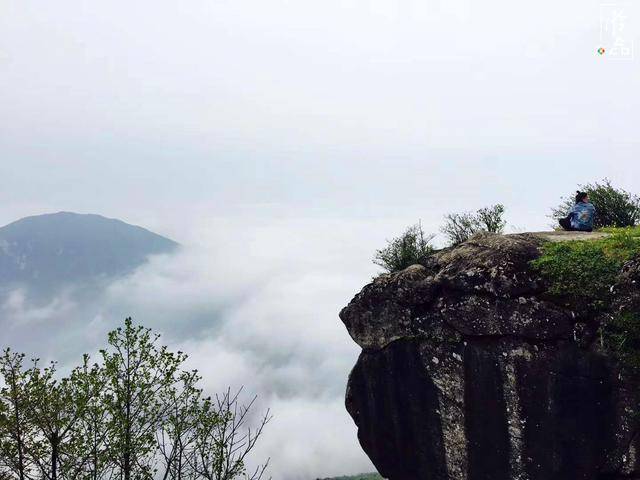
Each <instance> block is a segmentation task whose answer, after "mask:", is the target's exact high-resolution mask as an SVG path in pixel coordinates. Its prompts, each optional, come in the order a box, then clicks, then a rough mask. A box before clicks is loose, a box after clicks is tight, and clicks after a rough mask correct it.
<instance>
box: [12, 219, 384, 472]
mask: <svg viewBox="0 0 640 480" xmlns="http://www.w3.org/2000/svg"><path fill="white" fill-rule="evenodd" d="M375 231H377V229H376V228H375V225H374V222H373V221H371V222H369V221H361V222H352V221H346V220H334V219H327V218H322V219H320V218H316V219H297V218H286V219H281V220H279V219H274V218H271V219H269V220H262V221H261V220H257V221H256V220H255V219H253V220H251V221H250V222H247V221H246V220H242V221H241V220H238V219H233V220H228V219H215V220H211V221H210V222H207V223H205V224H202V225H200V226H199V227H198V228H196V229H194V231H193V235H191V236H190V239H189V240H188V241H187V242H185V243H184V244H183V246H182V247H181V248H180V249H179V251H178V252H177V253H175V254H172V255H160V256H155V257H152V258H150V259H149V262H148V263H147V264H145V265H143V266H142V267H140V268H138V269H137V270H135V271H134V272H133V273H131V274H130V275H127V276H126V277H123V278H119V279H116V280H114V281H112V282H109V283H107V284H105V285H103V286H102V287H101V288H99V289H97V290H96V291H94V292H92V293H90V294H87V291H86V289H82V286H67V287H65V288H64V289H62V290H61V291H59V292H58V293H57V294H56V295H55V296H54V297H52V298H51V299H50V300H49V301H47V302H45V303H40V304H38V305H35V304H33V303H32V302H31V301H30V300H29V298H30V297H29V295H28V291H25V290H21V289H17V290H14V291H12V292H10V293H9V294H8V295H6V296H5V297H4V299H3V301H2V304H1V305H0V314H1V315H2V323H3V329H4V332H5V333H4V334H3V343H4V344H5V345H10V346H11V347H12V348H13V349H17V350H21V351H25V352H26V353H27V355H28V356H34V357H35V356H37V357H40V358H42V359H45V360H49V359H55V360H58V361H60V363H61V366H62V368H63V369H64V368H65V366H69V365H72V364H74V363H77V362H78V361H79V359H80V356H81V354H82V353H84V352H89V353H91V352H96V351H97V349H99V348H101V347H102V346H104V345H105V339H106V333H107V332H108V331H109V330H111V329H113V328H115V327H116V326H118V325H119V324H120V323H121V322H122V320H123V319H124V318H125V317H126V316H132V317H133V318H134V320H135V321H136V322H138V323H140V324H142V325H145V326H148V327H152V328H153V329H154V330H156V331H158V332H160V333H162V335H163V337H162V341H163V342H164V343H167V344H168V345H170V346H171V347H172V348H174V349H176V350H182V351H185V352H187V353H189V355H190V357H189V360H188V367H192V368H198V369H199V370H200V372H201V373H202V375H203V377H204V378H203V383H204V387H205V389H206V390H207V392H209V393H215V392H222V391H224V390H226V389H227V388H228V387H231V388H232V389H237V388H240V387H242V386H244V398H245V400H246V401H248V400H250V399H251V397H252V396H254V395H257V396H258V402H257V404H256V412H255V413H256V414H259V413H262V412H264V411H265V410H266V409H267V408H269V409H270V410H271V412H272V414H273V420H272V422H271V423H270V424H269V425H268V428H267V429H266V430H265V433H264V437H263V439H262V441H261V442H260V443H259V445H258V447H257V450H256V451H255V455H254V456H253V460H254V461H255V462H260V461H263V460H265V459H267V458H270V459H271V463H270V465H271V467H270V471H269V473H270V474H271V475H273V477H274V478H282V479H285V480H287V479H291V480H295V479H301V480H302V479H313V478H317V477H324V476H332V475H339V474H347V473H358V472H363V471H371V470H373V467H372V465H371V463H370V462H369V460H368V459H367V458H366V456H365V455H364V454H363V453H362V450H361V448H360V447H359V445H358V442H357V438H356V430H355V426H354V425H353V422H352V420H351V419H350V417H349V416H348V414H347V413H346V411H345V408H344V392H345V386H346V382H347V377H348V374H349V371H350V369H351V368H352V366H353V364H354V363H355V361H356V359H357V356H358V354H359V347H358V346H357V345H356V344H355V343H354V342H353V341H352V340H351V339H350V337H349V335H348V333H347V331H346V329H345V328H344V326H343V325H342V323H341V322H340V320H339V318H338V312H339V311H340V309H341V308H342V307H343V306H344V305H346V303H347V302H348V301H349V300H350V298H351V297H352V296H353V295H354V294H355V293H357V291H358V290H359V289H360V288H361V287H362V286H363V285H364V284H365V283H367V282H368V281H369V280H370V279H371V277H372V276H373V275H374V274H375V273H376V272H377V271H378V269H377V267H375V266H374V265H373V264H372V263H371V256H372V253H373V250H375V248H373V246H374V245H375V246H379V244H380V242H383V241H384V240H383V238H384V237H383V236H382V233H377V234H372V232H375ZM367 238H368V239H369V240H366V241H364V244H363V239H367ZM368 242H370V243H371V245H368V244H367V243H368ZM79 292H82V293H79Z"/></svg>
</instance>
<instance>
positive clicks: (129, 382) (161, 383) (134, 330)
mask: <svg viewBox="0 0 640 480" xmlns="http://www.w3.org/2000/svg"><path fill="white" fill-rule="evenodd" d="M159 338H160V336H159V335H155V334H152V332H151V330H150V329H146V328H143V327H141V326H134V325H133V322H132V320H131V318H127V319H126V320H125V325H124V328H118V329H117V330H114V331H113V332H110V333H109V347H110V349H109V350H103V351H102V356H103V360H104V369H105V375H106V378H107V381H106V385H105V392H104V400H103V401H104V407H105V408H106V409H107V412H108V417H109V422H108V432H109V433H108V437H107V443H108V447H109V456H110V458H111V460H112V461H113V463H114V465H115V469H116V475H117V476H119V477H121V478H123V479H124V480H131V479H134V478H135V479H144V478H148V479H151V478H153V474H154V470H153V456H154V453H155V450H156V443H155V440H156V438H155V435H156V432H157V431H158V430H159V429H160V427H161V425H162V421H163V420H164V418H165V415H166V414H167V411H168V410H169V408H170V405H167V404H166V402H164V398H163V396H164V394H165V392H166V390H167V389H169V388H171V387H172V386H173V385H174V383H175V382H176V373H177V372H178V369H179V367H180V366H181V364H182V363H183V362H184V360H185V359H186V355H185V354H183V353H182V352H178V353H173V352H170V351H169V350H168V349H167V347H166V346H158V340H159Z"/></svg>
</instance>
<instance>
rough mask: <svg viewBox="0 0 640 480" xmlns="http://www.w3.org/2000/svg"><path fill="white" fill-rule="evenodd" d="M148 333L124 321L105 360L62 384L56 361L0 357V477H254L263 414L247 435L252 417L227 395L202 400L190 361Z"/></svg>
mask: <svg viewBox="0 0 640 480" xmlns="http://www.w3.org/2000/svg"><path fill="white" fill-rule="evenodd" d="M159 338H160V337H159V336H158V335H155V334H153V332H152V331H151V330H149V329H146V328H143V327H141V326H136V325H134V324H133V322H132V320H131V319H127V320H126V321H125V325H124V327H122V328H118V329H117V330H114V331H113V332H111V333H110V334H109V337H108V343H109V346H108V348H107V349H105V350H102V351H101V354H102V362H101V363H95V364H93V365H91V364H90V363H89V357H88V356H87V355H85V356H84V357H83V364H82V365H81V366H80V367H77V368H75V369H73V370H72V371H71V373H70V375H68V376H67V377H64V378H59V377H60V376H59V375H58V373H57V370H56V364H55V363H51V364H49V365H48V366H47V367H44V368H42V367H40V365H39V361H38V360H37V359H36V360H34V361H33V362H32V365H31V366H30V367H29V368H27V367H25V366H24V355H23V354H18V353H14V352H12V351H11V350H9V349H7V350H5V351H4V353H3V354H2V356H0V384H1V385H2V388H0V479H2V480H9V479H18V480H57V479H58V478H63V479H65V480H67V479H68V480H85V479H86V480H102V479H112V478H120V479H122V480H129V479H136V480H142V479H149V480H151V479H154V478H162V479H163V480H177V479H181V480H200V479H203V480H233V479H236V478H244V479H246V480H259V479H260V478H262V476H263V475H264V472H265V470H266V467H267V464H268V462H267V463H265V464H263V465H260V466H258V467H256V469H255V470H253V471H248V470H247V467H246V459H247V457H248V455H249V454H250V452H251V451H252V450H253V448H254V447H255V445H256V442H257V441H258V438H259V437H260V436H261V434H262V431H263V429H264V427H265V425H266V424H267V423H268V422H269V420H270V418H271V417H270V415H269V412H268V411H267V412H266V414H265V415H264V416H262V417H260V418H258V419H257V427H256V428H255V430H254V429H252V428H251V426H250V423H253V422H249V418H250V414H249V412H250V410H251V408H252V406H253V405H254V402H255V398H254V399H253V400H252V401H251V402H250V403H249V404H248V405H246V406H243V405H240V404H239V394H240V392H238V393H236V394H231V392H230V390H228V391H227V392H226V393H225V394H223V395H221V396H216V397H215V400H212V399H211V398H210V397H207V398H205V397H204V395H203V392H202V389H201V388H199V386H198V384H199V382H200V380H201V376H200V375H199V374H198V372H197V371H195V370H192V371H189V370H183V368H182V366H183V364H184V362H185V360H186V359H187V355H186V354H184V353H182V352H177V353H174V352H171V351H169V350H168V349H167V347H165V346H161V345H160V344H159V343H158V342H159Z"/></svg>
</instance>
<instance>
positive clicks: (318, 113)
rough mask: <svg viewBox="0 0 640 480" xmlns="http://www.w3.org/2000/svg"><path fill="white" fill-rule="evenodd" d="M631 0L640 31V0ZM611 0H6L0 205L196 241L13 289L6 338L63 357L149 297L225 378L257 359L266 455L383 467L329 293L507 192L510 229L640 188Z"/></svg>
mask: <svg viewBox="0 0 640 480" xmlns="http://www.w3.org/2000/svg"><path fill="white" fill-rule="evenodd" d="M608 3H611V2H608ZM621 8H624V13H625V15H626V17H627V18H626V19H625V25H624V29H623V30H622V35H623V36H624V38H625V39H626V41H629V42H630V41H635V44H636V45H639V44H640V42H639V41H638V33H639V32H640V24H639V22H640V7H639V6H637V5H633V4H629V5H627V6H624V7H621ZM603 15H604V17H603ZM607 15H608V13H606V12H605V13H604V14H603V7H602V6H601V5H600V3H599V2H594V1H591V0H588V1H584V0H568V1H565V2H560V3H559V2H553V1H550V0H539V1H536V2H526V3H525V2H509V1H505V0H487V1H484V2H480V3H479V2H471V1H470V0H395V1H392V0H322V1H311V0H296V1H293V0H233V1H231V0H206V1H205V0H187V1H182V2H169V1H164V0H153V1H151V0H138V1H136V2H131V1H122V0H110V1H96V0H92V1H82V0H75V1H68V0H58V1H56V2H55V4H53V3H52V4H43V3H42V2H38V1H32V0H0V205H2V207H1V208H0V224H5V223H8V222H10V221H13V220H16V219H18V218H21V217H24V216H27V215H33V214H39V213H46V212H55V211H61V210H66V211H74V212H80V213H98V214H102V215H105V216H108V217H114V218H119V219H122V220H124V221H127V222H129V223H134V224H137V225H142V226H145V227H147V228H149V229H151V230H153V231H155V232H157V233H160V234H163V235H166V236H169V237H171V238H173V239H175V240H177V241H179V242H180V243H181V244H183V245H184V247H185V248H184V249H183V250H182V251H181V253H180V254H178V255H176V256H173V257H159V258H154V259H152V261H151V262H150V263H149V264H148V265H146V266H145V267H143V268H142V269H140V270H139V271H137V272H136V273H135V274H134V275H132V276H130V277H128V278H126V279H121V280H119V281H117V282H115V283H114V284H112V285H110V286H109V287H108V288H107V289H105V291H104V292H102V294H101V297H100V298H99V299H96V300H95V301H92V302H90V303H85V304H79V303H78V302H77V301H75V300H74V299H73V298H72V296H66V297H65V296H64V295H62V296H61V297H60V298H57V299H56V300H55V302H54V303H52V304H51V305H47V306H44V307H43V306H39V307H37V308H36V307H34V306H32V305H29V304H28V303H26V300H25V298H24V297H23V296H21V295H20V293H19V292H16V294H15V295H14V296H13V297H12V298H11V302H10V303H8V304H5V305H4V306H3V307H2V308H3V309H2V313H3V315H4V316H5V318H4V321H5V322H13V323H12V325H18V326H21V327H20V328H17V327H16V330H15V332H14V333H15V334H14V336H13V337H11V338H12V339H15V341H16V342H17V343H23V344H24V345H26V346H29V345H31V346H32V347H33V343H31V344H30V343H29V338H31V339H34V338H37V343H38V347H39V348H41V349H42V350H44V351H47V352H49V351H56V352H57V353H58V354H59V355H61V356H63V357H65V356H66V355H69V356H71V355H73V354H75V353H77V352H75V349H76V348H80V347H82V348H85V349H86V350H90V349H91V348H93V347H94V345H95V344H96V342H97V338H98V337H99V336H100V335H101V334H102V332H103V331H105V330H106V329H108V328H109V327H110V326H111V325H112V322H113V319H114V318H119V317H121V316H124V315H134V316H135V317H136V318H138V319H140V321H141V322H142V323H144V324H147V325H149V326H152V327H154V328H157V329H159V330H161V331H163V332H164V333H165V335H166V338H167V341H168V342H171V343H172V344H173V345H180V346H183V347H184V348H185V349H186V350H187V351H190V352H192V361H193V362H194V364H197V365H198V366H200V367H202V368H203V369H204V371H206V372H207V375H206V378H205V381H206V382H207V384H208V385H209V387H210V388H211V389H216V388H218V389H219V388H223V385H226V384H234V385H236V384H245V388H246V390H247V391H249V392H252V393H257V394H258V395H260V398H261V399H262V400H261V402H262V403H261V404H260V405H263V406H270V407H271V408H272V410H273V411H274V415H275V418H274V421H273V423H272V424H271V425H270V428H269V431H268V432H267V433H266V434H265V437H264V442H263V444H262V446H261V450H260V452H258V453H259V454H261V455H265V456H269V455H270V456H271V457H272V474H273V475H274V478H282V479H284V480H297V479H301V480H302V479H307V478H316V477H317V476H328V475H332V474H341V473H355V472H358V471H367V470H371V468H372V467H371V465H370V463H369V462H368V460H367V459H366V457H365V456H364V454H362V452H361V451H360V449H359V447H358V445H357V440H356V437H355V429H354V427H353V425H352V422H351V420H350V419H349V418H348V416H347V414H346V413H345V411H344V407H343V395H344V386H345V384H346V377H347V374H348V372H349V369H350V368H351V366H352V365H353V364H354V363H355V360H356V358H357V355H358V349H357V348H356V346H355V344H354V343H353V342H352V341H351V339H350V338H349V336H348V334H347V333H346V331H345V329H344V328H343V327H342V325H341V324H340V321H339V319H338V318H337V313H338V311H339V310H340V308H341V307H342V306H344V305H346V303H347V302H348V301H349V299H350V298H351V297H352V296H353V295H354V294H355V293H357V291H358V290H359V289H360V288H361V287H362V286H363V285H364V284H366V283H367V282H368V281H370V279H371V277H372V276H373V275H375V274H376V272H377V271H378V269H377V267H375V266H374V265H373V264H372V263H371V257H372V255H373V252H374V251H375V249H377V248H380V247H381V246H383V245H384V242H385V239H388V238H390V237H393V236H394V235H397V234H399V233H400V232H401V231H402V230H403V229H404V227H405V226H407V225H409V224H412V223H415V222H416V221H418V220H421V221H422V224H423V226H424V228H425V230H427V231H429V232H438V230H439V226H440V225H441V223H442V218H443V216H444V215H445V214H447V213H450V212H457V211H464V210H475V209H477V208H480V207H484V206H487V205H491V204H495V203H503V204H504V205H505V207H506V210H507V214H506V215H507V221H508V226H507V230H508V231H514V232H518V231H531V230H540V229H545V228H548V226H549V223H550V220H549V218H548V214H549V211H550V208H551V207H553V206H554V205H556V204H557V203H558V201H559V199H560V197H562V196H565V195H568V194H570V193H571V192H573V191H574V190H575V189H576V187H577V185H578V184H581V183H585V182H590V181H594V180H598V179H602V178H605V177H607V178H610V179H611V180H612V181H613V182H614V184H616V185H618V186H621V187H623V188H626V189H628V190H630V191H635V192H640V177H639V176H638V175H637V174H636V173H637V170H638V167H637V165H638V156H639V154H640V145H639V140H638V136H637V125H638V124H640V121H639V120H640V118H638V117H639V112H640V108H639V107H640V91H639V90H638V88H637V85H638V81H639V80H640V63H639V62H640V60H639V59H637V58H635V59H616V58H612V57H611V56H610V54H609V52H610V49H609V45H608V44H607V45H606V46H607V54H606V55H599V54H598V53H597V48H599V47H600V46H602V45H604V44H605V43H607V42H608V41H609V40H608V36H607V35H608V34H607V32H606V31H605V35H604V38H601V26H602V22H601V20H603V18H604V19H605V20H606V19H608V16H607ZM437 241H439V242H441V241H442V239H438V240H437ZM61 317H69V318H74V319H76V320H77V321H76V322H74V323H73V328H65V329H64V330H63V331H62V330H61V331H60V333H59V336H61V338H65V339H66V340H67V342H63V344H62V345H61V344H60V342H58V341H55V342H54V340H53V339H50V340H47V338H46V337H43V338H40V337H37V336H33V335H32V334H31V333H30V334H29V335H30V336H29V338H27V337H26V336H23V337H20V335H26V334H25V333H20V332H25V331H27V327H26V326H29V331H31V332H32V331H33V329H32V327H33V326H40V327H41V328H45V325H49V323H50V322H52V321H59V320H56V319H59V318H61ZM80 319H83V321H80ZM56 339H59V338H58V337H56ZM67 350H69V351H67Z"/></svg>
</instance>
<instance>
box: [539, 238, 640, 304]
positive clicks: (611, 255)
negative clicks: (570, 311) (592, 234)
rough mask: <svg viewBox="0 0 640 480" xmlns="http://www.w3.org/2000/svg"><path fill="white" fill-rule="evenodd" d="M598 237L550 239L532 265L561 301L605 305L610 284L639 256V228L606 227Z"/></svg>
mask: <svg viewBox="0 0 640 480" xmlns="http://www.w3.org/2000/svg"><path fill="white" fill-rule="evenodd" d="M602 231H604V232H607V233H610V234H611V236H610V237H607V238H602V239H598V240H575V241H566V242H555V243H554V242H549V243H546V244H545V245H544V246H543V248H542V255H541V256H540V258H538V259H537V260H534V261H533V262H532V265H533V267H534V268H535V269H536V270H537V271H538V272H539V273H540V274H541V275H542V276H543V277H544V278H545V279H546V280H547V281H548V282H549V285H550V287H549V293H550V294H551V295H553V296H555V297H557V299H559V300H560V301H562V302H564V303H567V304H569V305H570V306H574V307H578V308H581V307H584V308H586V309H587V310H590V311H600V310H602V309H603V308H605V307H606V305H607V303H608V299H609V297H610V290H611V287H612V286H613V285H614V284H615V281H616V278H617V276H618V274H619V273H620V269H621V268H622V266H623V265H624V263H625V262H627V261H628V260H630V259H631V258H633V257H634V256H636V255H640V227H629V228H606V229H603V230H602Z"/></svg>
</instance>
